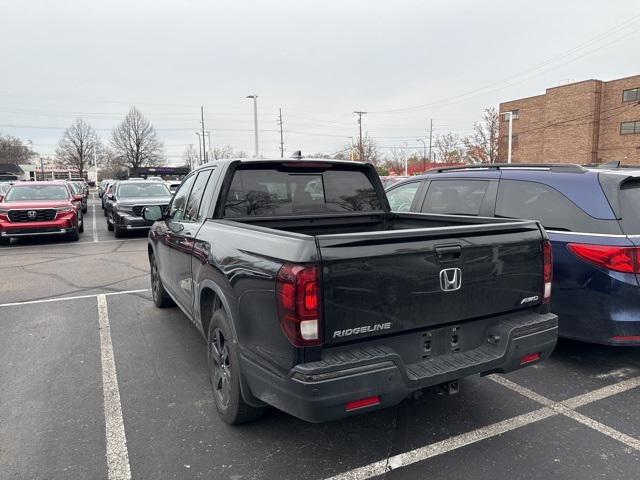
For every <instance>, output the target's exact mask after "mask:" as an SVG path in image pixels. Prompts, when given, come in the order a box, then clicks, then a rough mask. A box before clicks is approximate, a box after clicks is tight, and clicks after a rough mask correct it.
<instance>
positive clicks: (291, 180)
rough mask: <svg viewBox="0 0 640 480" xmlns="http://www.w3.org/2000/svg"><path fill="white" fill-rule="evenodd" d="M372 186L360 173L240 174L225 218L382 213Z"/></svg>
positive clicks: (255, 171) (263, 171) (253, 171)
mask: <svg viewBox="0 0 640 480" xmlns="http://www.w3.org/2000/svg"><path fill="white" fill-rule="evenodd" d="M380 210H382V204H381V202H380V198H379V197H378V194H377V193H376V191H375V189H374V187H373V184H372V183H371V182H370V181H369V179H368V178H367V176H366V175H365V174H364V173H362V172H358V171H349V170H332V171H323V172H313V171H300V172H291V171H277V170H273V169H251V170H237V171H236V172H235V174H234V177H233V182H232V183H231V187H230V189H229V192H228V194H227V199H226V203H225V208H224V216H225V217H247V216H261V217H269V216H285V215H308V214H321V213H345V212H366V211H380Z"/></svg>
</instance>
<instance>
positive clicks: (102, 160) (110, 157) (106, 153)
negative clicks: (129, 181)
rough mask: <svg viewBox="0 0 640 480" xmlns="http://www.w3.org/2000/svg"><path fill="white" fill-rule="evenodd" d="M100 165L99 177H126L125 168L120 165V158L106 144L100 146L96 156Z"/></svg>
mask: <svg viewBox="0 0 640 480" xmlns="http://www.w3.org/2000/svg"><path fill="white" fill-rule="evenodd" d="M98 159H99V160H98V163H99V165H100V178H101V179H103V178H114V179H120V178H127V170H126V169H125V168H124V167H123V166H122V163H123V161H122V159H121V158H119V157H118V155H117V154H116V152H115V151H114V150H113V149H112V148H110V147H109V146H106V147H104V148H102V150H101V151H100V154H99V156H98Z"/></svg>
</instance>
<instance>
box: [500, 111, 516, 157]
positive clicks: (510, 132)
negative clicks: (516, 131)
mask: <svg viewBox="0 0 640 480" xmlns="http://www.w3.org/2000/svg"><path fill="white" fill-rule="evenodd" d="M501 115H509V147H508V148H507V163H511V147H512V145H513V112H512V111H509V112H503V113H501Z"/></svg>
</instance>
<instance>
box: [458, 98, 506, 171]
mask: <svg viewBox="0 0 640 480" xmlns="http://www.w3.org/2000/svg"><path fill="white" fill-rule="evenodd" d="M499 129H500V116H499V114H498V110H497V109H496V108H495V107H489V108H485V109H484V112H483V115H482V121H481V122H479V123H475V124H474V126H473V133H472V134H471V135H470V136H468V137H467V138H465V139H464V144H465V146H466V148H467V156H468V159H469V161H471V162H473V163H495V162H496V161H497V160H498V139H499V133H498V131H499Z"/></svg>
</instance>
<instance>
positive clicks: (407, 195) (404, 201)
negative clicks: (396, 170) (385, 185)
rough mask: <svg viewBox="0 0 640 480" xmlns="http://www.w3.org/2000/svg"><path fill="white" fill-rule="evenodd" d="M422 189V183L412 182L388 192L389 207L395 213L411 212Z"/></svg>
mask: <svg viewBox="0 0 640 480" xmlns="http://www.w3.org/2000/svg"><path fill="white" fill-rule="evenodd" d="M418 187H420V182H411V183H405V184H404V185H400V186H399V187H396V188H394V189H392V190H389V191H388V192H387V199H388V200H389V206H391V210H392V211H394V212H408V211H410V210H411V204H412V203H413V198H414V197H415V196H416V192H417V191H418Z"/></svg>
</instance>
